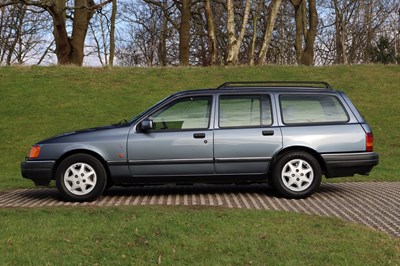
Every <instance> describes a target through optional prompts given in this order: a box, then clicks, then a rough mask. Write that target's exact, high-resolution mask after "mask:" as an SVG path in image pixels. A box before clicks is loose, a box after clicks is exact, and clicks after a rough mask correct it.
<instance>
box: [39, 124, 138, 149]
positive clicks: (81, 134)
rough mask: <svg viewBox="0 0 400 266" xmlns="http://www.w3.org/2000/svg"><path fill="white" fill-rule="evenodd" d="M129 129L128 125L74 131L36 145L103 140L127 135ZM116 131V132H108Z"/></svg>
mask: <svg viewBox="0 0 400 266" xmlns="http://www.w3.org/2000/svg"><path fill="white" fill-rule="evenodd" d="M129 128H130V124H116V125H108V126H101V127H94V128H86V129H80V130H75V131H71V132H66V133H62V134H59V135H56V136H53V137H50V138H47V139H44V140H42V141H40V142H38V143H36V144H39V145H40V144H48V143H59V142H80V141H86V140H88V139H90V140H95V139H96V138H100V137H102V138H104V137H105V136H108V135H117V134H118V133H117V132H119V133H123V134H127V133H128V131H129ZM110 131H116V132H112V133H111V132H110Z"/></svg>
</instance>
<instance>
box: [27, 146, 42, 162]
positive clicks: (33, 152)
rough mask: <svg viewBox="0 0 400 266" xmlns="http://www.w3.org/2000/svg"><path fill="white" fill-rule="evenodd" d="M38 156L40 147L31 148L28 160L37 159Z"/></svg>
mask: <svg viewBox="0 0 400 266" xmlns="http://www.w3.org/2000/svg"><path fill="white" fill-rule="evenodd" d="M39 154H40V146H33V147H32V148H31V152H30V153H29V159H35V158H37V157H39Z"/></svg>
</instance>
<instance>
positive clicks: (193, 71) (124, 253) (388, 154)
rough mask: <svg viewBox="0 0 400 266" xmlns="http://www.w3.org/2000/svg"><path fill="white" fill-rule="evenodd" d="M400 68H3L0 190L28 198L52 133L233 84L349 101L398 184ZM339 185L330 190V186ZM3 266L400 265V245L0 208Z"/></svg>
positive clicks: (199, 219) (214, 218)
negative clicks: (318, 89) (33, 164)
mask: <svg viewBox="0 0 400 266" xmlns="http://www.w3.org/2000/svg"><path fill="white" fill-rule="evenodd" d="M399 73H400V66H378V65H370V66H334V67H321V68H310V67H291V66H289V67H283V66H274V67H268V66H267V67H253V68H249V67H232V68H227V67H215V68H153V69H148V68H114V69H103V68H74V67H3V68H0V95H1V97H0V117H1V124H0V162H1V163H0V166H1V169H0V191H1V190H7V189H14V188H29V187H33V184H32V182H31V181H28V180H25V179H23V178H22V177H21V175H20V172H19V171H20V170H19V167H20V166H19V164H20V162H21V161H22V160H23V159H24V157H25V156H26V155H27V154H28V151H29V149H30V147H31V145H32V144H34V143H35V142H37V141H39V140H42V139H44V138H46V137H50V136H52V135H55V134H59V133H62V132H67V131H71V130H75V129H82V128H87V127H93V126H99V125H106V124H111V123H115V122H118V121H121V120H122V119H129V118H130V117H132V116H134V115H136V114H138V113H139V112H141V111H143V110H144V109H145V108H147V107H149V106H151V105H153V104H154V103H156V102H157V101H159V100H161V99H162V98H164V97H165V96H167V95H169V94H171V93H173V92H177V91H181V90H185V89H195V88H207V87H216V86H218V85H220V84H222V83H224V82H226V81H252V80H253V81H254V80H257V81H259V80H306V81H309V80H323V81H327V82H329V83H331V85H333V86H334V88H337V89H341V90H344V91H345V92H346V93H347V94H348V95H349V96H350V98H351V99H352V100H353V102H354V103H355V104H356V106H357V107H358V109H359V110H360V111H361V113H362V114H363V115H364V117H365V118H366V119H367V121H368V122H369V124H370V125H371V127H372V128H373V130H374V134H375V150H376V151H377V152H378V153H379V154H380V156H381V157H380V159H381V161H380V165H379V166H378V167H376V168H374V170H373V172H372V173H371V175H370V176H368V177H363V176H356V177H352V178H341V179H337V181H398V180H399V176H398V173H399V172H400V171H399V170H400V166H399V164H398V162H399V161H400V149H399V145H400V144H399V142H398V139H399V135H400V131H399V130H398V128H397V125H398V121H400V97H399V96H400V90H399V89H398V84H399V83H400V74H399ZM335 181H336V180H334V181H333V182H335ZM0 217H1V219H0V254H1V256H0V265H27V264H29V265H61V264H67V265H127V264H128V265H129V264H131V265H138V264H142V265H143V264H157V263H159V262H161V263H162V264H167V265H168V264H169V265H175V264H178V265H179V264H180V265H188V264H202V265H221V264H222V265H226V264H232V265H251V264H253V265H261V264H264V265H265V264H270V265H275V264H279V265H297V264H299V265H302V264H306V265H310V264H312V265H399V261H400V255H399V254H400V243H399V239H393V238H391V237H389V236H387V235H385V234H383V233H379V232H375V231H372V230H369V229H367V228H365V227H362V226H358V225H354V224H349V223H346V222H343V221H340V220H337V219H332V218H321V217H315V216H307V215H299V214H294V213H281V212H273V211H268V212H264V211H252V210H230V209H212V208H194V209H193V208H190V207H187V208H183V207H165V206H164V207H148V206H147V207H125V208H122V207H121V208H117V207H115V208H114V207H113V208H60V209H56V208H45V209H0Z"/></svg>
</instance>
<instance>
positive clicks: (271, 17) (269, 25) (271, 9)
mask: <svg viewBox="0 0 400 266" xmlns="http://www.w3.org/2000/svg"><path fill="white" fill-rule="evenodd" d="M281 4H282V0H272V2H271V3H270V4H269V6H268V19H267V20H266V21H267V22H266V25H265V32H264V40H263V43H262V46H261V50H260V53H259V55H258V60H257V64H258V65H263V64H264V62H265V57H266V55H267V52H268V47H269V44H270V42H271V39H272V31H273V29H274V27H275V21H276V18H277V15H278V11H279V8H280V6H281Z"/></svg>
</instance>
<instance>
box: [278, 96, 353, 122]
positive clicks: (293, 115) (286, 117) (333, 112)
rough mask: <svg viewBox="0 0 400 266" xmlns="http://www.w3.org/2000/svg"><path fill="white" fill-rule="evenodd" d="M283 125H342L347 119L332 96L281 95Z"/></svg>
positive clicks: (344, 111) (338, 102) (337, 100)
mask: <svg viewBox="0 0 400 266" xmlns="http://www.w3.org/2000/svg"><path fill="white" fill-rule="evenodd" d="M280 105H281V112H282V119H283V123H285V124H307V123H311V124H313V123H340V122H342V123H344V122H348V120H349V117H348V115H347V112H346V110H345V109H344V107H343V105H342V104H341V103H340V101H339V99H338V98H337V97H335V96H333V95H299V94H294V95H281V96H280Z"/></svg>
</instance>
